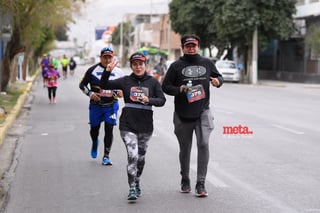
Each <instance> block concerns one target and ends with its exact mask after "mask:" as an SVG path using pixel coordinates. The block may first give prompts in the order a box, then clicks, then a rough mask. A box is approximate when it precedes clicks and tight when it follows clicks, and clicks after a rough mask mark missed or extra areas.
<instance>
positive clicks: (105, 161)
mask: <svg viewBox="0 0 320 213" xmlns="http://www.w3.org/2000/svg"><path fill="white" fill-rule="evenodd" d="M101 164H102V165H104V166H111V165H112V161H111V160H110V158H109V157H108V156H104V157H103V158H102V163H101Z"/></svg>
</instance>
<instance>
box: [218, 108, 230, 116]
mask: <svg viewBox="0 0 320 213" xmlns="http://www.w3.org/2000/svg"><path fill="white" fill-rule="evenodd" d="M215 111H217V112H221V113H224V114H228V115H231V114H233V112H231V111H227V110H222V109H216V110H215Z"/></svg>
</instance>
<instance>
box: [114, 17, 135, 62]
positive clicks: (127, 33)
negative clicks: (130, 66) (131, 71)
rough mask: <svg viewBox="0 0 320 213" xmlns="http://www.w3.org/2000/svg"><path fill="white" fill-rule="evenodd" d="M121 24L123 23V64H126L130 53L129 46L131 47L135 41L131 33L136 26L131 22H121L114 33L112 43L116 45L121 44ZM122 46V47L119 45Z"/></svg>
mask: <svg viewBox="0 0 320 213" xmlns="http://www.w3.org/2000/svg"><path fill="white" fill-rule="evenodd" d="M121 24H122V39H123V40H122V42H123V44H122V45H123V47H122V48H123V53H124V54H123V55H121V56H120V57H121V59H122V61H121V65H124V64H125V63H126V61H127V58H128V54H129V48H130V47H131V44H132V42H133V38H132V36H131V34H132V33H133V31H134V27H133V26H132V25H131V23H130V22H123V23H119V24H118V26H117V27H116V28H115V30H114V31H113V33H112V41H111V43H112V44H113V45H115V46H119V45H120V43H121V41H120V40H121ZM119 48H121V47H119ZM119 52H120V51H119Z"/></svg>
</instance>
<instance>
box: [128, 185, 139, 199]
mask: <svg viewBox="0 0 320 213" xmlns="http://www.w3.org/2000/svg"><path fill="white" fill-rule="evenodd" d="M137 198H138V196H137V192H136V187H130V189H129V194H128V200H136V199H137Z"/></svg>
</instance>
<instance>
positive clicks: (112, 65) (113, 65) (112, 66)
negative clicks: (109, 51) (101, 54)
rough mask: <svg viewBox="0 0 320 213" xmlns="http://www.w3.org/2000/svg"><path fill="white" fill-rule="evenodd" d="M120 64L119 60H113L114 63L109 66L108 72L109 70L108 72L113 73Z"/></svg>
mask: <svg viewBox="0 0 320 213" xmlns="http://www.w3.org/2000/svg"><path fill="white" fill-rule="evenodd" d="M118 63H119V61H118V60H116V59H114V60H112V62H111V63H110V64H108V65H107V68H106V70H107V71H108V72H111V71H112V70H113V69H114V68H115V67H116V66H117V65H118Z"/></svg>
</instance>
